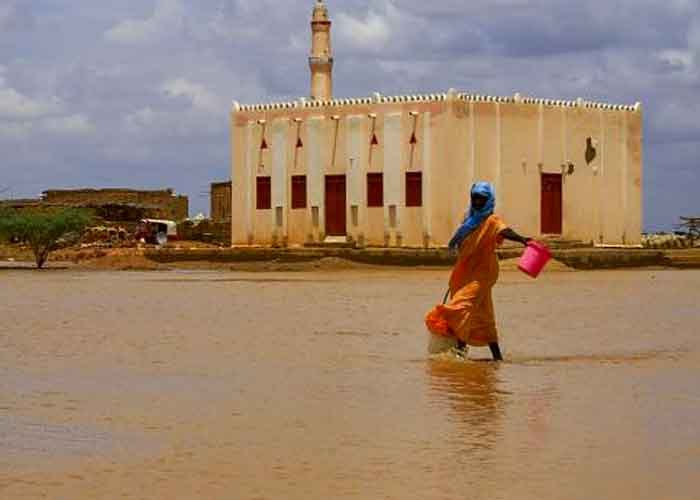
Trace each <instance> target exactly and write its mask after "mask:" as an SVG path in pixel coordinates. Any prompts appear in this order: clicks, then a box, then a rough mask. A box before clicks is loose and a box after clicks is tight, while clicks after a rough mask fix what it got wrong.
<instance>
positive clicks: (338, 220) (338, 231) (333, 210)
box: [326, 175, 347, 236]
mask: <svg viewBox="0 0 700 500" xmlns="http://www.w3.org/2000/svg"><path fill="white" fill-rule="evenodd" d="M345 216H346V205H345V176H344V175H327V176H326V235H328V236H345V235H346V234H347V227H346V222H345Z"/></svg>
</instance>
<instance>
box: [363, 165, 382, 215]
mask: <svg viewBox="0 0 700 500" xmlns="http://www.w3.org/2000/svg"><path fill="white" fill-rule="evenodd" d="M367 206H368V207H383V206H384V176H383V175H382V174H381V173H378V174H377V173H374V174H367Z"/></svg>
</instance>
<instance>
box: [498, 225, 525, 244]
mask: <svg viewBox="0 0 700 500" xmlns="http://www.w3.org/2000/svg"><path fill="white" fill-rule="evenodd" d="M500 235H501V236H502V237H503V238H505V239H507V240H510V241H516V242H518V243H522V244H523V245H527V244H528V242H529V241H530V240H531V239H532V238H526V237H524V236H520V235H519V234H518V233H516V232H515V231H513V230H512V229H511V228H509V227H507V228H505V229H504V230H503V231H501V232H500Z"/></svg>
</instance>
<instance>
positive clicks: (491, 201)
mask: <svg viewBox="0 0 700 500" xmlns="http://www.w3.org/2000/svg"><path fill="white" fill-rule="evenodd" d="M471 194H472V195H475V194H478V195H481V196H484V197H485V198H486V204H485V205H484V207H483V208H482V209H481V210H477V209H475V208H474V207H473V206H471V201H470V206H469V212H467V215H466V216H465V217H464V222H462V225H461V226H459V228H458V229H457V231H455V234H454V236H453V237H452V239H451V240H450V243H449V247H450V248H451V249H452V250H459V247H460V246H462V242H463V241H464V240H465V239H466V238H467V236H469V235H470V234H472V232H473V231H474V230H475V229H476V228H478V227H479V226H480V225H481V223H482V222H484V221H485V220H486V219H488V217H489V216H490V215H491V214H493V211H494V209H495V208H496V191H495V190H494V189H493V186H492V185H491V184H489V183H488V182H477V183H476V184H474V185H473V186H472V190H471Z"/></svg>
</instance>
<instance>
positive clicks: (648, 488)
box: [0, 269, 700, 500]
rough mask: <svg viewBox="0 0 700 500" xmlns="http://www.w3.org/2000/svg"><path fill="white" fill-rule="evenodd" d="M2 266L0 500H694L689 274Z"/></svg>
mask: <svg viewBox="0 0 700 500" xmlns="http://www.w3.org/2000/svg"><path fill="white" fill-rule="evenodd" d="M447 274H448V271H446V270H422V271H405V270H404V271H397V270H391V269H382V270H359V271H358V270H355V271H338V272H329V271H323V272H308V273H265V274H263V273H259V274H254V273H233V272H203V271H194V272H184V271H179V272H157V273H154V272H152V273H136V272H134V273H131V272H120V273H117V272H80V271H74V270H67V271H47V272H31V271H1V272H0V321H1V322H0V498H3V499H5V498H8V499H14V498H51V499H59V498H65V499H78V500H79V499H84V498H100V499H102V498H151V499H152V498H168V499H171V498H183V499H184V498H207V499H215V498H216V499H218V498H220V499H232V498H235V499H299V500H302V499H303V500H308V499H351V498H352V499H403V500H407V499H421V500H422V499H462V498H470V499H521V500H522V499H525V500H527V499H533V500H534V499H591V498H615V499H618V500H621V499H622V500H623V499H635V500H636V499H647V498H648V499H659V498H664V499H690V498H698V495H699V493H698V486H700V482H699V481H700V480H699V479H698V477H700V475H699V474H700V425H698V422H700V384H699V383H698V380H700V309H699V307H700V273H699V272H694V271H684V272H680V271H660V270H644V271H625V272H591V273H581V272H577V273H567V272H562V273H549V274H546V275H544V276H543V277H542V278H541V279H539V280H537V281H533V280H529V279H527V278H525V277H524V276H522V275H520V274H517V273H504V274H503V275H502V278H501V281H500V282H499V285H498V286H497V288H496V290H495V301H496V309H497V316H498V320H499V327H500V335H501V341H502V346H503V349H504V354H505V356H506V361H505V362H504V363H501V364H494V363H491V362H487V361H485V360H486V359H488V350H473V351H472V352H471V353H470V357H471V358H472V360H470V361H468V362H459V361H458V360H450V359H432V360H431V359H428V357H427V355H426V350H425V349H426V340H427V339H426V337H427V335H426V333H425V331H424V327H423V324H422V317H423V315H424V313H425V312H426V310H427V309H428V308H430V307H431V306H432V305H434V303H436V302H437V301H439V300H440V299H441V298H442V295H443V293H444V286H445V281H446V279H447Z"/></svg>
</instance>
